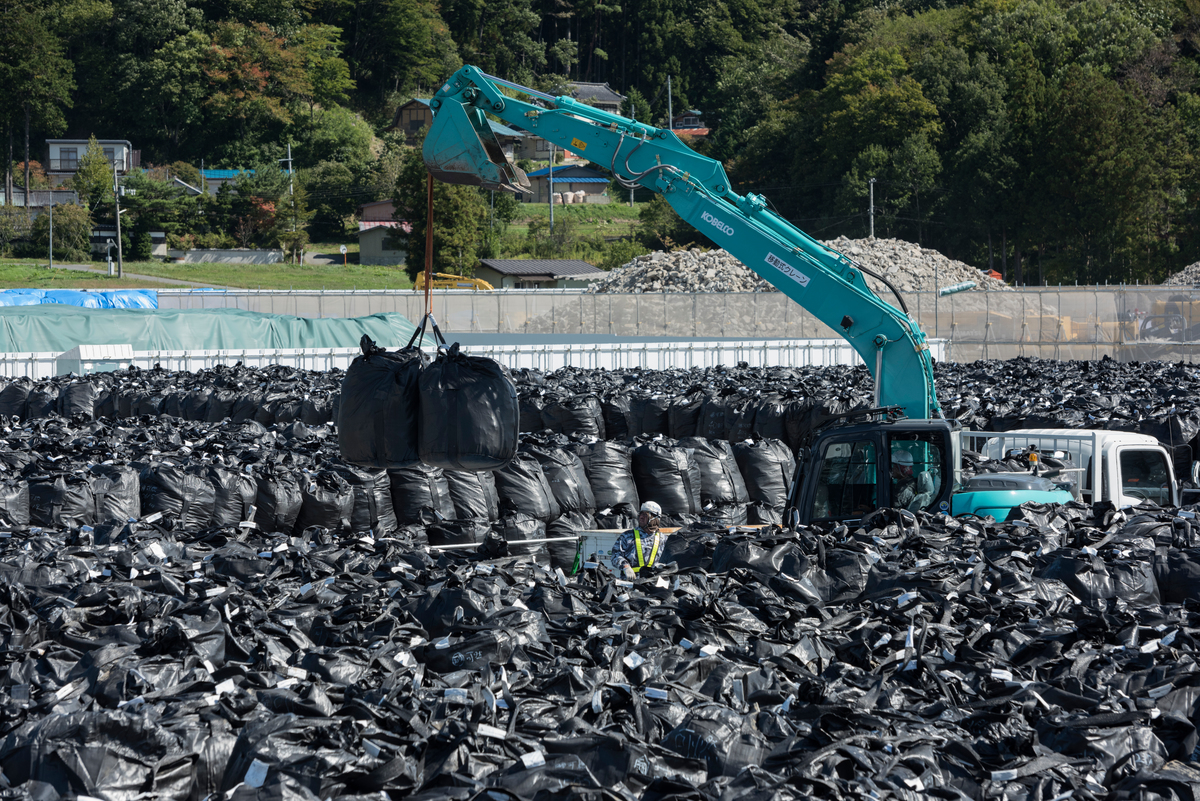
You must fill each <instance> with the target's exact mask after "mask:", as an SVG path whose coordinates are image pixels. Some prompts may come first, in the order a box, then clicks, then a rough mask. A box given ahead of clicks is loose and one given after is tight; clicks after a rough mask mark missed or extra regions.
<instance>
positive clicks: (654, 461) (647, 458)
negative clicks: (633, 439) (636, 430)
mask: <svg viewBox="0 0 1200 801" xmlns="http://www.w3.org/2000/svg"><path fill="white" fill-rule="evenodd" d="M633 480H634V481H635V482H637V490H638V497H639V498H641V499H642V500H643V501H656V502H657V503H658V504H659V505H660V506H661V507H662V510H663V514H667V515H671V516H678V515H696V514H699V513H700V510H701V508H702V504H701V503H700V467H699V466H698V465H697V464H696V460H695V458H693V457H692V454H691V453H689V452H688V449H686V448H678V447H671V446H669V445H661V444H659V443H657V442H647V443H646V444H645V445H640V446H638V447H637V448H635V449H634V451H633Z"/></svg>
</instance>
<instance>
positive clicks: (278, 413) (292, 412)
mask: <svg viewBox="0 0 1200 801" xmlns="http://www.w3.org/2000/svg"><path fill="white" fill-rule="evenodd" d="M303 407H304V401H302V400H300V399H299V398H294V397H292V396H290V395H288V396H285V397H282V398H276V399H274V400H272V401H271V404H270V409H271V422H273V423H274V424H275V425H277V426H287V425H291V424H292V423H294V422H296V421H297V420H299V419H300V413H301V411H302V409H303Z"/></svg>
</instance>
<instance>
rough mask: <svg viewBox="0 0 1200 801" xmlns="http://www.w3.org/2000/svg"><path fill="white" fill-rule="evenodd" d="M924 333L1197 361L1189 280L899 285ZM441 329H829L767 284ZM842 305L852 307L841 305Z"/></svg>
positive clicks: (577, 304)
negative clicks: (963, 287)
mask: <svg viewBox="0 0 1200 801" xmlns="http://www.w3.org/2000/svg"><path fill="white" fill-rule="evenodd" d="M905 301H906V302H907V304H908V308H909V311H910V313H911V314H912V315H913V316H914V317H915V318H916V320H917V321H918V322H919V323H920V325H921V327H922V328H923V329H924V331H925V332H926V334H928V335H929V336H930V337H933V338H937V339H944V340H946V341H947V343H948V345H949V350H948V357H947V358H949V359H950V360H953V361H974V360H976V359H1008V358H1013V357H1017V356H1039V357H1042V358H1048V359H1099V358H1101V357H1102V356H1109V357H1112V358H1115V359H1119V360H1121V361H1135V360H1139V361H1140V360H1146V359H1168V360H1184V361H1197V360H1200V358H1198V357H1200V289H1196V290H1192V289H1179V288H1173V287H1062V288H1039V289H1022V290H1014V291H1011V292H960V293H958V294H954V295H948V296H946V297H939V296H938V295H936V293H913V294H910V295H906V296H905ZM159 305H160V307H161V308H164V309H166V308H170V309H204V308H239V309H246V310H250V311H260V312H270V313H274V314H291V315H296V316H300V317H363V316H366V315H370V314H378V313H380V312H398V313H400V314H403V315H404V316H405V317H407V318H408V319H410V320H417V319H419V318H420V316H421V314H422V313H423V312H424V306H425V300H424V296H423V295H422V294H420V293H417V292H413V291H403V290H400V291H366V290H361V291H356V292H324V291H315V290H314V291H291V292H280V291H274V292H270V291H252V290H230V291H220V292H213V291H194V292H193V291H186V290H180V291H176V290H170V291H160V292H159ZM433 305H434V316H435V317H437V319H438V321H439V323H440V324H441V326H442V327H443V328H444V329H445V330H447V331H453V332H473V333H502V334H569V335H589V334H590V335H602V336H630V337H670V338H679V339H689V338H714V337H721V338H737V339H760V338H761V339H821V338H840V337H839V335H838V334H837V333H836V332H834V331H833V330H831V329H830V328H828V327H827V326H825V325H824V324H823V323H821V322H820V321H819V320H817V319H816V318H815V317H813V316H812V315H811V314H809V313H808V312H806V311H805V310H804V309H802V308H801V307H800V306H799V305H797V304H796V303H795V302H793V301H791V300H790V299H788V298H787V297H786V296H785V295H783V294H782V293H778V292H755V293H707V294H706V293H653V294H651V293H645V294H636V295H616V294H588V293H586V292H581V291H579V290H546V289H534V290H497V291H494V292H473V291H469V290H463V291H456V290H449V291H438V292H435V293H434V298H433ZM846 311H847V313H853V310H852V309H847V310H846Z"/></svg>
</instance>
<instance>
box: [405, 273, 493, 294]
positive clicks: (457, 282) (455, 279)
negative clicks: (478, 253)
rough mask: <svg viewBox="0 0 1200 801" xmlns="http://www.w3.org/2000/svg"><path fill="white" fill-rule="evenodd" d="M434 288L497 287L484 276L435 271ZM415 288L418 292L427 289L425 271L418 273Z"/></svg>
mask: <svg viewBox="0 0 1200 801" xmlns="http://www.w3.org/2000/svg"><path fill="white" fill-rule="evenodd" d="M433 288H434V289H475V290H479V289H495V288H496V287H494V286H492V285H491V284H489V283H488V282H487V281H484V280H483V279H482V278H467V277H466V276H465V275H451V274H450V273H434V274H433ZM413 289H414V290H416V291H417V292H424V291H425V273H417V282H416V283H415V284H413Z"/></svg>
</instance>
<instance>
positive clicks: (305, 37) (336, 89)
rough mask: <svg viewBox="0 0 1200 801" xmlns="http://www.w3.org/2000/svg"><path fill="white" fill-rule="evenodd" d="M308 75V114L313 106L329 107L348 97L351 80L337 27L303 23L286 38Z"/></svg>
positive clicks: (352, 81)
mask: <svg viewBox="0 0 1200 801" xmlns="http://www.w3.org/2000/svg"><path fill="white" fill-rule="evenodd" d="M289 47H290V48H291V49H292V50H294V51H295V52H296V53H297V54H298V55H299V57H300V62H301V64H302V66H303V69H304V71H305V72H306V73H307V75H308V87H309V89H310V90H309V92H308V94H307V95H306V96H305V97H304V99H305V101H306V102H307V103H308V114H309V116H310V117H312V116H314V115H315V114H316V108H317V106H321V107H322V108H325V109H329V108H331V107H333V106H335V105H336V104H338V103H344V102H346V101H347V100H349V99H350V94H349V93H350V90H352V89H353V88H354V80H353V79H352V78H351V77H350V67H349V66H348V65H347V64H346V61H345V59H343V58H342V57H341V52H342V37H341V31H340V30H339V29H338V28H336V27H334V26H333V25H305V26H304V27H303V28H301V29H300V30H299V31H297V33H296V35H295V36H294V37H292V40H291V41H290V42H289Z"/></svg>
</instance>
